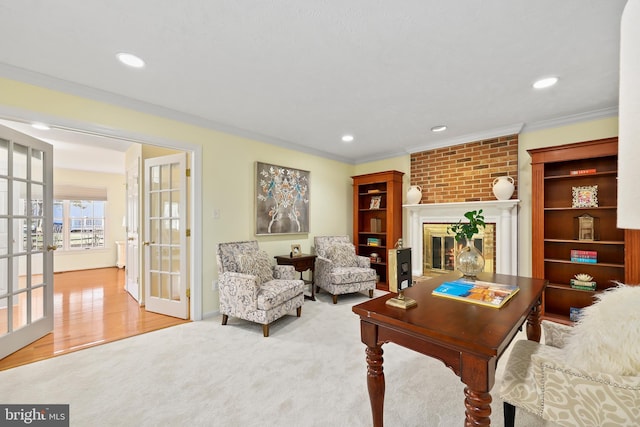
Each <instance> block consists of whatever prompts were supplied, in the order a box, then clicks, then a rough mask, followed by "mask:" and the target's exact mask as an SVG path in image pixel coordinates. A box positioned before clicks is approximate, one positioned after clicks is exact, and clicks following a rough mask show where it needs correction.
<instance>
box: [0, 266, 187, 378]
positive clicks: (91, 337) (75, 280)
mask: <svg viewBox="0 0 640 427" xmlns="http://www.w3.org/2000/svg"><path fill="white" fill-rule="evenodd" d="M124 280H125V273H124V270H121V269H118V268H116V267H113V268H103V269H96V270H82V271H73V272H65V273H56V274H55V275H54V279H53V289H54V297H53V299H54V319H53V332H52V333H50V334H47V335H45V336H44V337H42V338H40V339H39V340H37V341H35V342H33V343H31V344H30V345H28V346H27V347H25V348H23V349H21V350H18V351H17V352H15V353H13V354H10V355H9V356H7V357H5V358H4V359H2V360H0V371H2V370H5V369H9V368H13V367H16V366H20V365H24V364H27V363H31V362H35V361H38V360H43V359H48V358H50V357H54V356H59V355H61V354H65V353H70V352H72V351H77V350H81V349H83V348H88V347H93V346H96V345H100V344H105V343H108V342H111V341H116V340H119V339H122V338H127V337H131V336H134V335H138V334H142V333H145V332H150V331H154V330H157V329H162V328H166V327H169V326H174V325H179V324H181V323H185V322H188V320H182V319H177V318H175V317H170V316H163V315H161V314H156V313H151V312H147V311H145V309H144V307H139V306H138V303H137V302H136V301H135V300H134V299H133V298H132V297H131V296H130V295H129V294H128V293H127V291H125V289H124Z"/></svg>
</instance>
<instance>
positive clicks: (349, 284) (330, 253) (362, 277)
mask: <svg viewBox="0 0 640 427" xmlns="http://www.w3.org/2000/svg"><path fill="white" fill-rule="evenodd" d="M314 244H315V248H316V255H317V258H316V265H315V273H314V275H313V278H314V281H315V285H316V289H319V288H322V289H324V290H326V291H327V292H329V293H330V294H331V295H332V296H333V303H334V304H337V303H338V295H342V294H348V293H354V292H360V291H369V298H372V297H373V290H374V289H375V288H376V271H375V270H374V269H372V268H371V267H370V265H371V264H370V261H369V258H367V257H363V256H358V255H356V251H355V247H354V246H353V244H352V243H351V241H350V240H349V236H316V237H314Z"/></svg>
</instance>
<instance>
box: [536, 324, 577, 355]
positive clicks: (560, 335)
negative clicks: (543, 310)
mask: <svg viewBox="0 0 640 427" xmlns="http://www.w3.org/2000/svg"><path fill="white" fill-rule="evenodd" d="M541 323H542V329H543V331H544V343H545V345H550V346H552V347H557V348H563V347H564V346H565V344H566V343H567V340H568V339H569V336H570V335H571V333H572V330H573V327H572V326H568V325H563V324H561V323H555V322H550V321H548V320H543V321H542V322H541Z"/></svg>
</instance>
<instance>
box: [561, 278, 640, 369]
mask: <svg viewBox="0 0 640 427" xmlns="http://www.w3.org/2000/svg"><path fill="white" fill-rule="evenodd" d="M596 298H597V299H598V300H599V301H598V302H597V303H595V304H593V305H591V306H589V307H585V308H584V309H583V311H582V313H581V316H580V320H578V322H577V324H576V325H575V326H574V328H573V333H572V334H571V336H570V337H569V340H568V342H567V344H566V347H565V349H566V358H567V362H568V363H569V365H571V366H574V367H575V368H578V369H582V370H584V371H589V372H593V371H595V372H601V373H607V374H613V375H638V374H640V340H639V339H638V337H640V308H639V307H638V301H640V286H626V285H619V286H617V287H615V288H610V289H609V290H607V291H604V292H602V293H600V294H598V295H597V296H596ZM621 325H624V327H621Z"/></svg>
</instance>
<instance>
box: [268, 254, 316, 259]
mask: <svg viewBox="0 0 640 427" xmlns="http://www.w3.org/2000/svg"><path fill="white" fill-rule="evenodd" d="M274 258H275V259H281V260H285V259H287V260H296V259H306V258H317V255H311V254H300V255H294V256H290V255H276V256H274Z"/></svg>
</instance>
